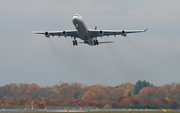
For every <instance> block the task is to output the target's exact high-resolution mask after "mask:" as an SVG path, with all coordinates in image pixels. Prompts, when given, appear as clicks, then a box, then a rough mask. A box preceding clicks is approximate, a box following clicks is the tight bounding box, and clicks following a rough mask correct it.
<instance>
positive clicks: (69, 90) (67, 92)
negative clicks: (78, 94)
mask: <svg viewBox="0 0 180 113" xmlns="http://www.w3.org/2000/svg"><path fill="white" fill-rule="evenodd" d="M59 95H61V96H62V97H63V98H70V97H74V89H73V86H70V85H67V86H64V87H62V88H60V90H59Z"/></svg>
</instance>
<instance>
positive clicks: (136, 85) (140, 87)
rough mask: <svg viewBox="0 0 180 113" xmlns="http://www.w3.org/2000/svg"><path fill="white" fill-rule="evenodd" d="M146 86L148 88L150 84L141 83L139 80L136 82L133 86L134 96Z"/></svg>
mask: <svg viewBox="0 0 180 113" xmlns="http://www.w3.org/2000/svg"><path fill="white" fill-rule="evenodd" d="M148 86H150V83H149V82H146V81H145V80H144V81H141V80H139V81H137V82H136V84H135V86H134V95H137V94H138V93H139V91H140V90H141V89H142V88H144V87H148Z"/></svg>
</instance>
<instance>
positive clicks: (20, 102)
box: [19, 97, 26, 106]
mask: <svg viewBox="0 0 180 113" xmlns="http://www.w3.org/2000/svg"><path fill="white" fill-rule="evenodd" d="M25 103H26V98H24V97H21V98H19V105H20V106H25Z"/></svg>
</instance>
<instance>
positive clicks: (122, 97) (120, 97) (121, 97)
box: [116, 95, 127, 102]
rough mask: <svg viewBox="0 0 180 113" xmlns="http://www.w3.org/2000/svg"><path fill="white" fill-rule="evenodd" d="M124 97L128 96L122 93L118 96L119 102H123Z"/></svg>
mask: <svg viewBox="0 0 180 113" xmlns="http://www.w3.org/2000/svg"><path fill="white" fill-rule="evenodd" d="M124 98H127V96H124V95H121V96H118V97H117V98H116V100H117V101H118V102H121V101H122V100H123V99H124Z"/></svg>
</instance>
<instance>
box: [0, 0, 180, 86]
mask: <svg viewBox="0 0 180 113" xmlns="http://www.w3.org/2000/svg"><path fill="white" fill-rule="evenodd" d="M179 6H180V1H179V0H135V1H132V0H73V1H72V0H14V1H12V0H1V1H0V52H1V54H0V77H1V78H0V79H1V82H0V86H3V85H5V84H9V83H36V84H38V85H40V86H52V85H54V84H56V83H59V82H60V81H62V82H68V83H72V82H80V83H84V84H87V85H95V84H102V85H106V86H116V85H119V84H122V83H126V82H131V83H133V84H135V83H136V82H137V81H138V80H146V81H148V82H150V83H153V84H154V85H158V86H161V85H164V84H168V83H171V82H180V34H179V32H180V7H179ZM74 14H80V15H81V16H82V17H83V19H84V21H85V22H86V24H87V25H88V27H89V28H91V29H94V27H95V26H98V29H101V30H141V29H146V28H148V31H147V32H145V33H139V34H130V35H128V36H127V38H123V37H122V36H117V37H113V36H112V37H109V38H108V37H104V38H102V39H101V38H99V41H114V42H115V43H113V44H103V45H99V46H94V47H92V46H89V45H85V44H79V45H78V46H77V47H73V46H72V39H71V38H64V37H61V38H58V37H54V38H50V39H47V38H46V37H45V36H43V35H34V34H32V33H31V30H34V31H38V30H51V31H52V30H73V29H75V27H74V26H73V24H72V17H73V15H74ZM78 41H79V42H80V41H81V40H80V39H78Z"/></svg>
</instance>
